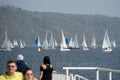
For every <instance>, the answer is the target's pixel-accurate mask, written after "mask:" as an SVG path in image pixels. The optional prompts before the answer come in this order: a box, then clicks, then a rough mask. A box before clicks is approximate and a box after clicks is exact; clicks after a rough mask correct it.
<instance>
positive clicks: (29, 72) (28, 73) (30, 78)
mask: <svg viewBox="0 0 120 80" xmlns="http://www.w3.org/2000/svg"><path fill="white" fill-rule="evenodd" d="M24 76H25V80H33V71H32V69H31V68H26V70H25V73H24Z"/></svg>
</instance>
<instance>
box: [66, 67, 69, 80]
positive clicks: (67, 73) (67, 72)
mask: <svg viewBox="0 0 120 80" xmlns="http://www.w3.org/2000/svg"><path fill="white" fill-rule="evenodd" d="M68 76H69V69H66V80H68Z"/></svg>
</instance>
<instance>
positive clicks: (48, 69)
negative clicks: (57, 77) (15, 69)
mask: <svg viewBox="0 0 120 80" xmlns="http://www.w3.org/2000/svg"><path fill="white" fill-rule="evenodd" d="M52 72H53V67H52V65H51V63H50V58H49V57H48V56H45V57H44V60H43V64H42V65H41V66H40V75H39V80H52Z"/></svg>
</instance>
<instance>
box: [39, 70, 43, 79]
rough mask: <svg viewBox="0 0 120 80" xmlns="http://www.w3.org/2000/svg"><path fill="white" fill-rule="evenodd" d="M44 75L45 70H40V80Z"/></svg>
mask: <svg viewBox="0 0 120 80" xmlns="http://www.w3.org/2000/svg"><path fill="white" fill-rule="evenodd" d="M42 77H43V71H40V76H39V80H41V79H42Z"/></svg>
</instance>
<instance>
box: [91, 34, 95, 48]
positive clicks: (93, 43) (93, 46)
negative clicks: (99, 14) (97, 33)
mask: <svg viewBox="0 0 120 80" xmlns="http://www.w3.org/2000/svg"><path fill="white" fill-rule="evenodd" d="M90 46H91V47H92V48H94V49H95V48H96V38H95V37H94V36H93V37H92V42H91V45H90Z"/></svg>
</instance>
